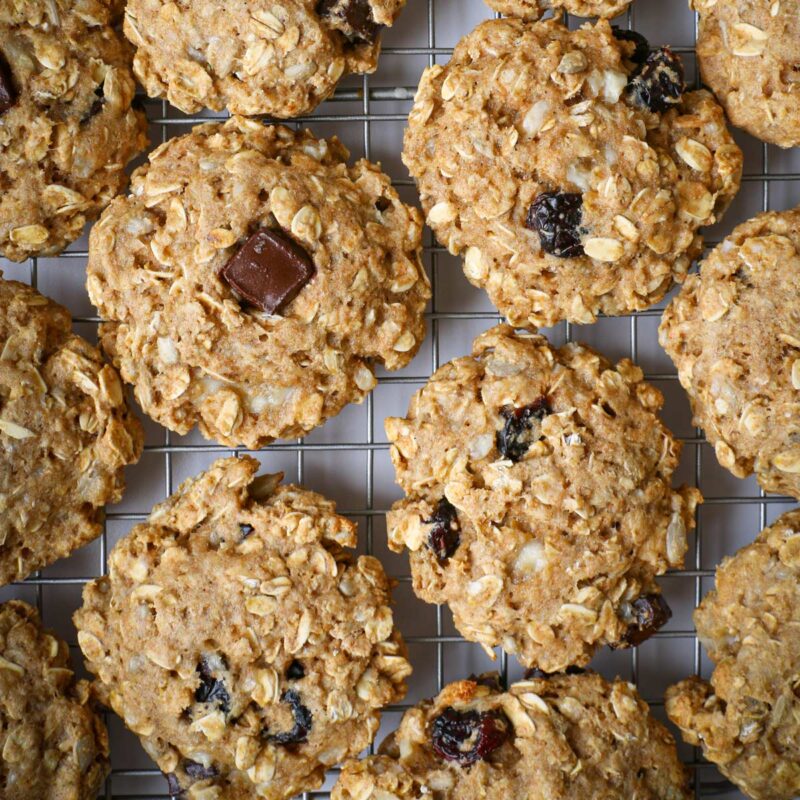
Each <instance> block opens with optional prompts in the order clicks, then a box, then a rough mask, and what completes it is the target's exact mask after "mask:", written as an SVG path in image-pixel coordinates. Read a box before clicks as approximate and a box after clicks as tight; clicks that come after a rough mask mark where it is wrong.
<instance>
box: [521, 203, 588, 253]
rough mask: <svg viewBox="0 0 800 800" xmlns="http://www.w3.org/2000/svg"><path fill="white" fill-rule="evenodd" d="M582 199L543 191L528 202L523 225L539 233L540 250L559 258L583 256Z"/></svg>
mask: <svg viewBox="0 0 800 800" xmlns="http://www.w3.org/2000/svg"><path fill="white" fill-rule="evenodd" d="M582 218H583V196H582V195H580V194H575V193H572V192H544V193H542V194H540V195H539V196H538V197H537V198H536V199H535V200H534V201H533V203H531V207H530V208H529V209H528V218H527V219H526V220H525V225H526V226H527V227H528V229H529V230H532V231H536V233H538V234H539V241H540V242H541V243H542V250H544V251H545V253H550V255H552V256H558V258H575V257H577V256H582V255H583V245H582V244H581V235H580V227H581V220H582Z"/></svg>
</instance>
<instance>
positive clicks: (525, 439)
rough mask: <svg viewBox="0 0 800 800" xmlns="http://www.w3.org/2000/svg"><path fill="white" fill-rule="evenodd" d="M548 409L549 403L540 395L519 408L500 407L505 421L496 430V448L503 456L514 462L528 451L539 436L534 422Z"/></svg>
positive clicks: (546, 413) (547, 412)
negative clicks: (500, 427) (498, 429)
mask: <svg viewBox="0 0 800 800" xmlns="http://www.w3.org/2000/svg"><path fill="white" fill-rule="evenodd" d="M550 411H551V409H550V403H549V401H548V399H547V398H546V397H540V398H539V399H538V400H535V401H534V402H533V403H531V404H530V405H528V406H522V407H521V408H512V407H511V406H505V407H504V408H502V409H500V413H501V414H502V415H503V416H504V417H505V420H506V423H505V425H504V426H503V429H502V430H500V431H498V432H497V449H498V450H499V451H500V453H501V454H502V456H503V458H508V459H511V461H513V462H515V463H516V462H517V461H520V460H521V459H522V457H523V456H524V455H525V453H527V452H528V448H529V447H530V446H531V445H532V444H533V442H534V441H536V440H537V439H538V438H539V436H538V426H534V423H535V422H541V421H542V420H543V419H544V418H545V417H546V416H547V415H548V414H549V413H550ZM534 427H536V431H534Z"/></svg>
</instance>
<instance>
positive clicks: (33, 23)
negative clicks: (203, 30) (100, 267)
mask: <svg viewBox="0 0 800 800" xmlns="http://www.w3.org/2000/svg"><path fill="white" fill-rule="evenodd" d="M110 17H111V12H110V10H109V4H108V3H106V2H101V0H28V2H19V1H18V0H17V1H15V2H3V3H0V181H2V188H3V191H2V194H0V254H2V255H4V256H5V257H6V258H10V259H13V260H15V261H22V260H24V259H26V258H28V257H29V256H32V255H47V254H52V253H57V252H58V251H60V250H61V249H62V248H64V247H65V246H66V245H67V244H69V243H70V242H72V241H73V240H74V239H77V238H78V236H80V234H81V231H82V230H83V227H84V225H85V224H86V222H87V221H88V220H93V219H95V218H96V217H97V215H98V214H99V213H100V211H101V210H102V209H103V207H104V206H105V205H106V204H107V203H108V202H109V200H111V198H112V197H113V196H114V195H115V194H116V193H117V192H118V191H120V189H122V188H123V187H124V186H125V184H126V183H127V180H128V179H127V176H126V175H125V172H124V168H125V165H126V164H127V163H128V161H130V159H131V158H133V157H134V156H135V155H136V153H138V152H139V151H141V150H143V149H144V147H145V145H146V143H147V137H146V130H147V123H146V120H145V116H144V114H143V113H141V112H139V111H134V110H133V109H132V108H131V101H132V100H133V93H134V83H133V75H132V74H131V70H130V59H131V53H130V48H129V46H128V44H127V42H125V41H124V40H123V39H122V37H121V35H119V34H118V33H116V32H115V31H114V30H113V29H112V28H111V27H110V26H109V23H110V21H111V20H110Z"/></svg>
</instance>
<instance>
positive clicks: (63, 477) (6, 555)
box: [0, 273, 144, 585]
mask: <svg viewBox="0 0 800 800" xmlns="http://www.w3.org/2000/svg"><path fill="white" fill-rule="evenodd" d="M0 275H2V273H0ZM143 439H144V434H143V432H142V427H141V425H140V424H139V421H138V420H137V419H136V418H135V417H134V416H133V414H132V413H131V412H130V410H129V409H128V406H127V404H126V402H125V398H124V395H123V392H122V384H121V382H120V380H119V376H118V375H117V373H116V371H115V370H114V368H113V367H111V366H110V365H108V364H106V363H105V362H104V361H103V358H102V356H101V355H100V352H99V351H98V349H97V348H96V347H94V346H92V345H90V344H89V343H88V342H86V341H85V340H84V339H82V338H81V337H80V336H76V335H75V334H73V333H72V320H71V319H70V314H69V311H67V309H66V308H64V307H63V306H60V305H58V304H57V303H54V302H53V301H52V300H48V299H47V298H46V297H43V296H42V295H41V294H39V293H38V292H37V291H36V290H35V289H33V288H31V287H30V286H28V285H26V284H24V283H17V282H16V281H5V280H3V279H2V277H0V585H2V584H5V583H9V582H10V581H14V580H22V579H23V578H26V577H27V576H28V575H30V574H31V573H32V572H34V571H35V570H37V569H40V568H41V567H44V566H47V565H48V564H51V563H52V562H53V561H56V560H57V559H59V558H63V557H64V556H67V555H69V554H70V553H71V552H72V551H73V550H75V549H76V548H78V547H81V546H82V545H84V544H86V543H87V542H90V541H91V540H92V539H94V538H95V537H96V536H99V535H100V532H101V530H102V524H101V523H102V518H103V506H105V504H106V503H116V502H118V501H119V500H120V499H121V497H122V491H123V489H124V486H125V482H124V473H123V468H124V467H125V466H127V465H128V464H133V463H134V462H136V461H138V459H139V456H140V455H141V452H142V444H143Z"/></svg>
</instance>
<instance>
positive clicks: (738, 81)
mask: <svg viewBox="0 0 800 800" xmlns="http://www.w3.org/2000/svg"><path fill="white" fill-rule="evenodd" d="M690 5H691V6H692V8H694V9H695V10H697V11H698V12H699V14H700V26H699V30H698V37H697V59H698V62H699V64H700V71H701V73H702V76H703V80H704V82H705V83H706V84H708V86H709V87H710V88H711V89H712V91H713V92H714V94H715V95H716V96H717V97H718V98H719V101H720V103H722V105H723V106H724V108H725V111H726V112H727V114H728V119H730V121H731V123H732V124H733V125H736V126H737V127H738V128H743V129H744V130H746V131H747V132H748V133H750V134H752V135H753V136H756V137H757V138H759V139H762V140H764V141H766V142H771V143H772V144H777V145H780V146H781V147H796V146H798V145H800V61H798V57H797V53H798V50H800V2H798V0H692V2H691V3H690Z"/></svg>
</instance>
